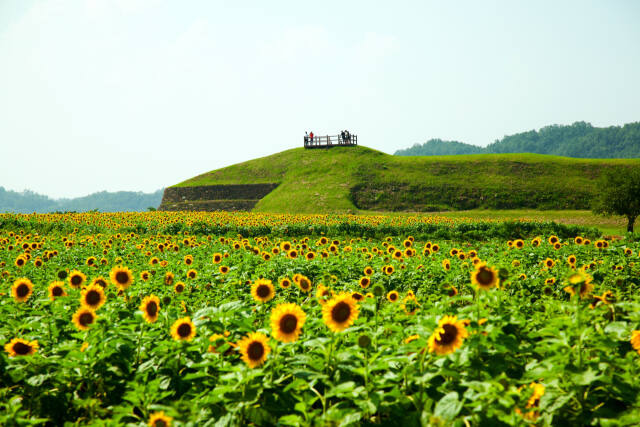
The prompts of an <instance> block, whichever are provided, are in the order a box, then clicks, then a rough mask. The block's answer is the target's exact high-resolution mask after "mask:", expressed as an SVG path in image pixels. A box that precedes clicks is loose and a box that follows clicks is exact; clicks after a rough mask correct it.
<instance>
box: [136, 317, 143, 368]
mask: <svg viewBox="0 0 640 427" xmlns="http://www.w3.org/2000/svg"><path fill="white" fill-rule="evenodd" d="M143 334H144V323H141V324H140V333H139V334H138V349H137V350H136V365H135V366H136V369H137V368H138V365H139V364H140V349H141V348H142V336H143Z"/></svg>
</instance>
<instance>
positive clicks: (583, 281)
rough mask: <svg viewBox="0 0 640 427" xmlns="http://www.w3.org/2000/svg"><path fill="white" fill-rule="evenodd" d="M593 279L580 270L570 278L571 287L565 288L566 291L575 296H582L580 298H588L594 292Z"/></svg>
mask: <svg viewBox="0 0 640 427" xmlns="http://www.w3.org/2000/svg"><path fill="white" fill-rule="evenodd" d="M591 280H592V277H591V276H590V275H588V274H587V273H585V272H584V271H581V270H579V271H578V272H577V273H574V274H572V275H571V276H569V279H568V281H569V283H570V285H569V286H565V288H564V291H565V292H567V293H568V294H570V295H571V296H574V295H575V294H576V293H577V294H578V295H580V298H587V297H588V296H589V294H590V293H591V291H592V290H593V284H592V283H591Z"/></svg>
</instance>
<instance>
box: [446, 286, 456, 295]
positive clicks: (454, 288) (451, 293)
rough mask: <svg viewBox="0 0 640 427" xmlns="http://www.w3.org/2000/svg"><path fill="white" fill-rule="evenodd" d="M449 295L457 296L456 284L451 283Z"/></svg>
mask: <svg viewBox="0 0 640 427" xmlns="http://www.w3.org/2000/svg"><path fill="white" fill-rule="evenodd" d="M447 295H449V296H450V297H455V296H456V295H458V289H457V288H456V287H455V286H453V285H450V286H449V290H448V291H447Z"/></svg>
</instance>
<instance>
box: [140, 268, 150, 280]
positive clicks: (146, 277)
mask: <svg viewBox="0 0 640 427" xmlns="http://www.w3.org/2000/svg"><path fill="white" fill-rule="evenodd" d="M150 278H151V273H149V272H148V271H147V270H144V271H143V272H141V273H140V280H142V281H143V282H146V281H147V280H149V279H150Z"/></svg>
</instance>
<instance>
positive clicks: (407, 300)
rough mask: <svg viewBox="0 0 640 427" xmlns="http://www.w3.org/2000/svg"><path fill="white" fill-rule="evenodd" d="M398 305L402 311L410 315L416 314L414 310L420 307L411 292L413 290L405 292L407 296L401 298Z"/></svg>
mask: <svg viewBox="0 0 640 427" xmlns="http://www.w3.org/2000/svg"><path fill="white" fill-rule="evenodd" d="M409 292H411V291H409ZM400 306H401V307H402V309H403V310H404V312H405V313H406V314H408V315H410V316H413V315H414V314H416V312H417V311H418V309H419V308H420V304H418V300H417V299H416V296H415V295H414V294H413V292H411V293H407V296H406V297H404V298H403V299H402V304H401V305H400Z"/></svg>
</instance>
